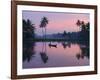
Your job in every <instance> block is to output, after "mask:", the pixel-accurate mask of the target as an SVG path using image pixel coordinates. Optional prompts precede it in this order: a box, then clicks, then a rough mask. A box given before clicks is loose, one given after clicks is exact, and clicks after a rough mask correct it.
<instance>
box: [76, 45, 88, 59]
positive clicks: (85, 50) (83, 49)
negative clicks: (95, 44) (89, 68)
mask: <svg viewBox="0 0 100 80" xmlns="http://www.w3.org/2000/svg"><path fill="white" fill-rule="evenodd" d="M80 49H81V53H78V54H77V55H76V57H77V59H78V60H79V59H84V58H85V57H86V58H88V59H89V57H90V55H89V47H87V46H86V47H80Z"/></svg>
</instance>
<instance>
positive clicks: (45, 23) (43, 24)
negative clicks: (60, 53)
mask: <svg viewBox="0 0 100 80" xmlns="http://www.w3.org/2000/svg"><path fill="white" fill-rule="evenodd" d="M47 24H48V19H47V17H43V18H42V20H41V24H40V28H42V33H43V36H44V34H45V39H46V26H47ZM43 28H45V33H44V31H43Z"/></svg>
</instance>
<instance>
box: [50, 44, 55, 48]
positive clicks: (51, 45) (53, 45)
mask: <svg viewBox="0 0 100 80" xmlns="http://www.w3.org/2000/svg"><path fill="white" fill-rule="evenodd" d="M49 47H56V48H57V44H51V43H49Z"/></svg>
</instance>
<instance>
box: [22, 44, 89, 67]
mask: <svg viewBox="0 0 100 80" xmlns="http://www.w3.org/2000/svg"><path fill="white" fill-rule="evenodd" d="M86 65H89V46H88V45H86V44H79V43H71V42H52V43H51V42H34V43H33V44H32V45H24V48H23V68H42V67H64V66H86Z"/></svg>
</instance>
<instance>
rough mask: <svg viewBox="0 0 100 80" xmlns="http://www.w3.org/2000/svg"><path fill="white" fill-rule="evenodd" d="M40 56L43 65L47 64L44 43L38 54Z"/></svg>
mask: <svg viewBox="0 0 100 80" xmlns="http://www.w3.org/2000/svg"><path fill="white" fill-rule="evenodd" d="M40 56H41V59H42V61H43V62H44V63H47V61H48V56H47V50H46V42H43V45H42V52H40Z"/></svg>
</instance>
